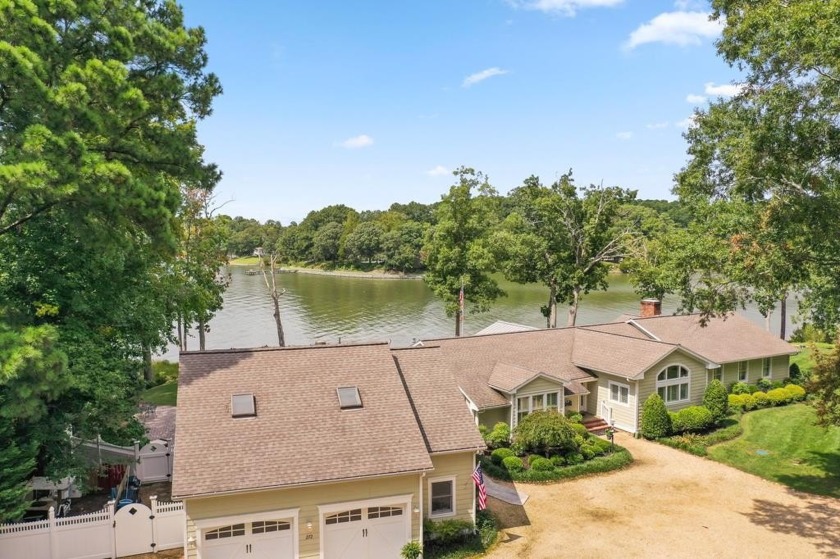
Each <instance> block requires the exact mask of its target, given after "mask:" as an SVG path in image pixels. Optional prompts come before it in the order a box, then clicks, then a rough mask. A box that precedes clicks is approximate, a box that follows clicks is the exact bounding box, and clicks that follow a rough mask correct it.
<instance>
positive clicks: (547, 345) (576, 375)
mask: <svg viewBox="0 0 840 559" xmlns="http://www.w3.org/2000/svg"><path fill="white" fill-rule="evenodd" d="M425 343H430V344H435V345H439V346H440V347H441V350H442V351H443V354H444V357H445V359H446V360H447V362H449V363H450V366H451V368H452V370H453V371H454V372H455V380H456V381H457V383H458V386H460V387H461V389H462V390H463V391H464V392H465V393H466V394H467V396H468V397H469V398H470V400H472V402H473V403H474V404H475V405H476V406H477V407H478V409H487V408H494V407H502V406H506V405H508V404H510V402H509V400H508V398H507V397H505V396H503V395H502V394H501V393H499V392H497V391H496V390H494V389H493V388H491V387H490V384H489V383H490V377H491V376H492V374H493V370H494V369H495V367H496V365H497V364H498V363H510V364H515V366H516V367H519V368H522V369H526V370H531V371H539V372H540V373H542V374H543V375H544V376H546V377H547V378H553V379H556V380H557V381H558V382H564V381H572V380H591V379H592V378H593V377H592V375H590V374H589V373H587V372H586V371H584V370H583V369H581V368H579V367H577V366H576V365H574V364H573V363H572V359H571V356H572V347H573V344H574V329H573V328H557V329H547V330H533V331H526V332H511V333H506V334H490V335H485V336H469V337H464V338H444V339H438V340H428V341H426V342H425Z"/></svg>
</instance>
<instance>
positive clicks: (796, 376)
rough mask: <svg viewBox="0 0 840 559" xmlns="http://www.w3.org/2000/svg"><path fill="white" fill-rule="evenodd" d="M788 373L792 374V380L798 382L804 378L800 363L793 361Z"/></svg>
mask: <svg viewBox="0 0 840 559" xmlns="http://www.w3.org/2000/svg"><path fill="white" fill-rule="evenodd" d="M788 374H789V375H790V380H791V381H793V382H798V381H799V380H800V379H801V378H802V371H801V370H800V369H799V364H797V363H791V364H790V367H789V369H788Z"/></svg>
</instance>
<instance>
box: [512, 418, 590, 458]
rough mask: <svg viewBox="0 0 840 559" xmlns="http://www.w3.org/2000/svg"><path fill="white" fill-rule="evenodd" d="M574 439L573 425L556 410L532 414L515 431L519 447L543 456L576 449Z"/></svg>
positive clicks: (515, 438)
mask: <svg viewBox="0 0 840 559" xmlns="http://www.w3.org/2000/svg"><path fill="white" fill-rule="evenodd" d="M574 437H575V432H574V429H573V428H572V424H571V423H569V420H567V419H566V418H565V417H564V416H563V414H561V413H559V412H557V411H555V410H550V411H536V412H533V413H530V414H528V415H527V416H525V417H524V418H523V419H522V421H520V422H519V424H518V425H517V426H516V428H515V429H514V430H513V441H514V443H515V444H516V446H517V447H519V448H522V450H523V451H524V452H533V453H536V454H541V455H543V456H548V455H549V454H551V453H552V452H560V451H563V450H568V449H573V448H575V447H576V446H577V445H576V444H575V442H574Z"/></svg>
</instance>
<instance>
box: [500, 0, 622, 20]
mask: <svg viewBox="0 0 840 559" xmlns="http://www.w3.org/2000/svg"><path fill="white" fill-rule="evenodd" d="M623 2H624V0H508V4H510V5H511V6H513V7H514V8H524V9H526V10H538V11H540V12H546V13H552V14H562V15H564V16H569V17H571V16H574V15H575V14H576V13H577V11H578V10H581V9H586V8H609V7H612V6H618V5H619V4H622V3H623Z"/></svg>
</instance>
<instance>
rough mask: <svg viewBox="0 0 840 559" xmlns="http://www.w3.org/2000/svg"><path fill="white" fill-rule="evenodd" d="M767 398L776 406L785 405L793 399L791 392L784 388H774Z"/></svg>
mask: <svg viewBox="0 0 840 559" xmlns="http://www.w3.org/2000/svg"><path fill="white" fill-rule="evenodd" d="M767 399H768V400H769V401H770V404H772V405H774V406H783V405H785V404H789V403H790V402H791V400H792V398H791V395H790V393H789V392H788V391H787V390H785V389H784V388H774V389H773V390H771V391H770V392H768V393H767Z"/></svg>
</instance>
